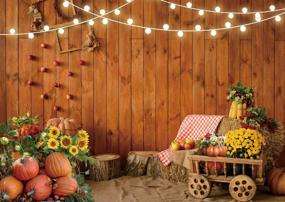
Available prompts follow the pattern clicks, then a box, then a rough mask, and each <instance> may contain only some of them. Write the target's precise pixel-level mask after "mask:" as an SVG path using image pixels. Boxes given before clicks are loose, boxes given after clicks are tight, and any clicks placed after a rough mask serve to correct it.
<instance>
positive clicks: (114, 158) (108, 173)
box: [88, 154, 121, 181]
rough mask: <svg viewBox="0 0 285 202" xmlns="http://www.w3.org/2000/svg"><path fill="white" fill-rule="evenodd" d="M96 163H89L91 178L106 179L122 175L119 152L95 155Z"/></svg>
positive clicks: (96, 179) (95, 179)
mask: <svg viewBox="0 0 285 202" xmlns="http://www.w3.org/2000/svg"><path fill="white" fill-rule="evenodd" d="M94 158H95V159H96V163H95V165H89V172H90V173H89V177H88V178H89V179H90V180H94V181H105V180H111V179H114V178H117V177H120V174H121V165H120V156H119V155H117V154H101V155H96V156H94Z"/></svg>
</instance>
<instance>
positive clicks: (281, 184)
mask: <svg viewBox="0 0 285 202" xmlns="http://www.w3.org/2000/svg"><path fill="white" fill-rule="evenodd" d="M268 185H269V188H270V191H271V192H272V193H273V194H278V195H285V167H283V168H273V169H272V170H271V171H270V173H269V175H268Z"/></svg>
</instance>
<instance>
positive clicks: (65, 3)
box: [62, 0, 69, 8]
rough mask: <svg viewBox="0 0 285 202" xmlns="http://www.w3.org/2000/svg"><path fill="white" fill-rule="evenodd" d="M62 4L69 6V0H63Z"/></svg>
mask: <svg viewBox="0 0 285 202" xmlns="http://www.w3.org/2000/svg"><path fill="white" fill-rule="evenodd" d="M62 5H63V7H65V8H67V7H68V6H69V2H68V1H66V0H65V1H64V2H63V3H62Z"/></svg>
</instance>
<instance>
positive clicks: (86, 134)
mask: <svg viewBox="0 0 285 202" xmlns="http://www.w3.org/2000/svg"><path fill="white" fill-rule="evenodd" d="M78 135H79V136H80V137H81V138H86V139H88V138H89V135H88V133H87V131H86V130H79V131H78Z"/></svg>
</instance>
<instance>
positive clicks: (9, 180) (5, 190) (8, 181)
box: [0, 176, 24, 201]
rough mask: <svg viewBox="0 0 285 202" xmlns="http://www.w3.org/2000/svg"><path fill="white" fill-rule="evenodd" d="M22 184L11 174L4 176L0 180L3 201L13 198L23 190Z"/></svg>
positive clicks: (0, 193) (0, 192)
mask: <svg viewBox="0 0 285 202" xmlns="http://www.w3.org/2000/svg"><path fill="white" fill-rule="evenodd" d="M23 189H24V186H23V184H22V182H21V181H19V180H17V179H16V178H15V177H13V176H7V177H4V178H3V179H2V180H1V181H0V195H1V199H3V200H5V201H10V200H14V199H15V198H17V196H19V195H20V194H21V193H22V192H23Z"/></svg>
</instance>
